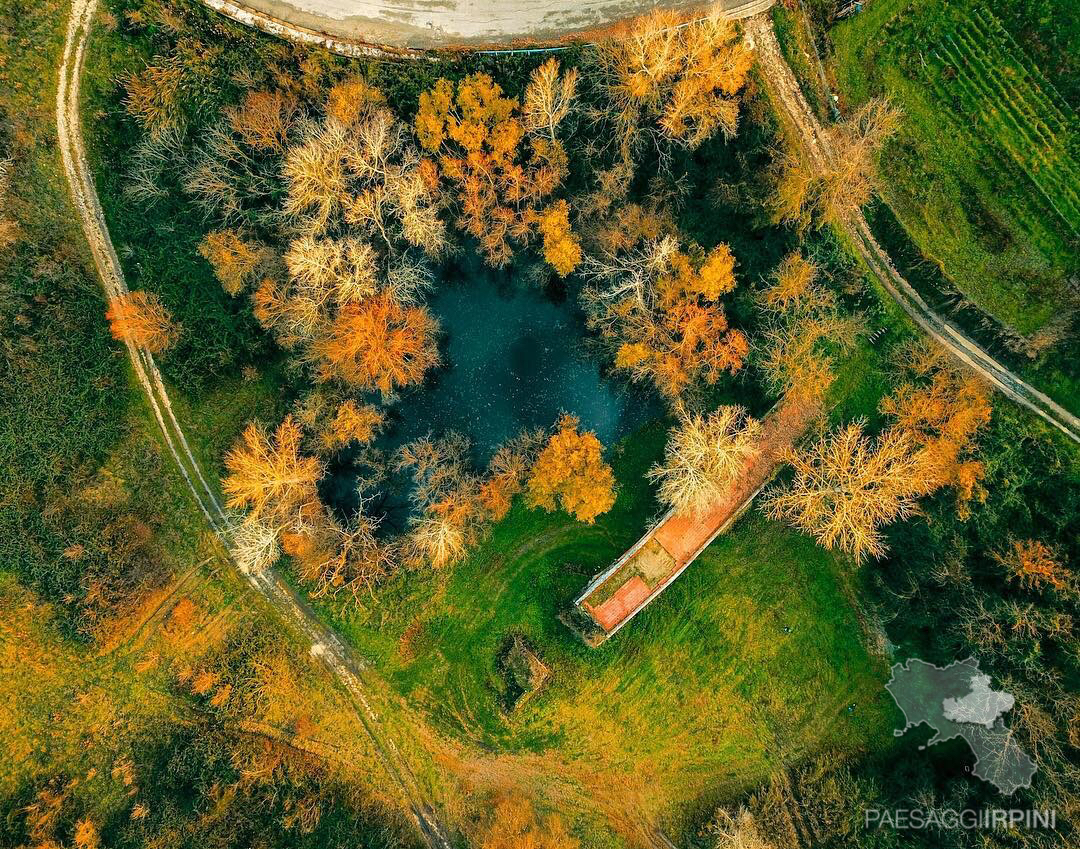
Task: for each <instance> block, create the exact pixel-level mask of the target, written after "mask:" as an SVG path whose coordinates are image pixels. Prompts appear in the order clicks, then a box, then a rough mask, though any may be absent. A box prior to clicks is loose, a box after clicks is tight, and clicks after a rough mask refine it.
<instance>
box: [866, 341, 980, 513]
mask: <svg viewBox="0 0 1080 849" xmlns="http://www.w3.org/2000/svg"><path fill="white" fill-rule="evenodd" d="M897 364H898V365H899V367H900V370H901V374H902V376H903V382H902V383H900V384H899V385H898V386H897V387H896V389H894V390H893V391H892V392H891V393H890V394H889V395H888V396H886V397H885V398H884V399H882V401H881V411H882V412H883V413H885V414H886V415H889V416H891V417H892V418H893V420H894V424H893V428H894V429H896V430H899V431H902V432H903V433H906V434H907V435H908V436H909V437H910V438H911V441H912V442H913V444H915V445H916V446H918V448H919V451H920V457H921V461H922V466H923V474H924V475H925V476H926V481H927V485H928V487H929V488H930V490H931V491H932V490H937V489H940V488H942V487H952V488H953V490H954V491H955V493H956V501H957V511H958V513H959V515H960V517H961V518H967V517H968V516H969V515H970V512H971V508H970V503H971V502H972V501H973V500H977V501H984V500H985V499H986V492H985V490H984V489H983V488H982V486H981V484H980V481H981V480H982V478H983V476H984V474H985V469H984V467H983V464H982V462H981V461H980V460H978V459H977V458H976V457H975V456H974V450H975V438H976V436H977V435H978V432H979V431H980V430H981V429H982V428H983V427H984V426H985V425H986V424H987V423H988V422H989V421H990V415H991V412H992V410H991V406H990V393H989V391H988V390H987V387H986V385H985V384H984V383H983V382H982V380H980V379H979V378H978V377H976V375H975V374H973V373H971V372H965V371H963V370H962V369H961V368H960V367H959V366H958V365H956V364H954V363H953V362H951V361H950V360H949V359H948V357H947V355H946V354H945V352H944V351H943V350H942V349H941V348H940V347H937V346H934V345H932V344H931V343H929V342H925V341H923V342H917V343H914V344H910V345H906V346H904V347H903V348H902V349H901V350H900V353H899V355H898V356H897Z"/></svg>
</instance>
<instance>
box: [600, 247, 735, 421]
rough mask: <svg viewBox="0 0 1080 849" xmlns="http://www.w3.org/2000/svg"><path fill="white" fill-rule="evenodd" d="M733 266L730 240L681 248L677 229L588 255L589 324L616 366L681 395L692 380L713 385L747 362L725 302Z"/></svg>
mask: <svg viewBox="0 0 1080 849" xmlns="http://www.w3.org/2000/svg"><path fill="white" fill-rule="evenodd" d="M734 266H735V259H734V256H733V255H732V253H731V250H730V249H729V248H728V247H727V245H718V246H717V247H715V248H713V249H712V250H711V251H709V252H707V253H706V252H705V251H703V250H701V249H700V248H697V247H691V249H690V251H688V252H684V251H681V250H679V248H678V244H677V242H676V240H675V238H674V237H672V236H665V237H663V238H661V239H659V240H657V241H654V242H648V243H646V244H644V245H643V246H640V247H637V248H635V249H632V250H625V251H618V252H615V253H609V254H606V255H605V256H602V257H593V256H590V257H588V258H587V259H586V261H585V262H584V263H583V265H582V270H583V271H584V273H585V275H586V277H587V278H588V281H589V282H588V285H587V286H586V288H585V290H584V292H583V294H582V303H583V306H584V308H585V313H586V317H587V321H588V324H589V326H590V327H591V328H592V329H594V330H596V331H597V332H598V333H599V335H600V338H601V340H602V341H603V342H604V343H605V344H606V345H607V346H608V347H609V348H610V349H611V350H612V351H613V353H614V360H615V367H616V368H617V369H619V370H622V371H625V372H626V373H627V374H629V375H630V377H631V378H632V379H634V380H648V381H651V382H652V383H653V384H655V385H656V387H657V388H658V389H659V390H660V391H661V392H662V393H663V394H664V395H665V396H666V397H668V398H669V399H672V400H674V399H677V398H679V397H680V396H681V395H682V394H683V393H684V392H685V391H686V390H687V388H688V387H689V386H690V385H691V384H693V383H694V382H695V381H698V380H701V381H704V382H705V383H707V384H714V383H716V382H717V381H718V380H719V379H720V376H721V375H722V374H724V373H725V372H729V373H732V374H734V373H735V372H737V371H739V369H741V368H742V366H743V363H744V361H745V358H746V355H747V353H748V351H749V347H750V346H749V343H748V341H747V339H746V337H745V336H744V335H743V334H742V333H741V332H740V331H738V330H735V329H732V328H730V327H729V326H728V321H727V315H726V314H725V312H724V308H723V306H722V305H721V303H720V299H721V298H722V297H723V295H725V294H727V293H728V292H730V291H731V290H732V289H734V288H735V275H734Z"/></svg>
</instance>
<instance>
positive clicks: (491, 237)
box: [415, 59, 577, 274]
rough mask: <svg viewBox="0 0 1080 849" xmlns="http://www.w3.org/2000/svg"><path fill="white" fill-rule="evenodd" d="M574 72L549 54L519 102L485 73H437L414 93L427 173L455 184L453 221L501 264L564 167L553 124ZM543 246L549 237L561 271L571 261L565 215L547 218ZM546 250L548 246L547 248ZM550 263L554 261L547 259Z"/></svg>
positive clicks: (534, 222)
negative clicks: (430, 84)
mask: <svg viewBox="0 0 1080 849" xmlns="http://www.w3.org/2000/svg"><path fill="white" fill-rule="evenodd" d="M576 85H577V75H576V73H574V72H570V73H568V74H562V75H560V73H559V66H558V63H557V62H555V60H553V59H552V60H549V61H548V62H546V63H545V64H544V65H542V66H541V67H540V68H538V69H537V70H536V71H535V72H534V73H533V77H532V80H531V81H530V83H529V86H528V88H527V90H526V96H525V101H526V106H525V109H524V110H523V109H522V107H521V105H520V103H519V102H518V101H517V99H515V98H512V97H507V96H506V95H504V94H503V91H502V88H501V87H500V86H499V85H498V84H497V83H496V82H495V81H494V80H493V79H492V78H491V77H490V76H488V75H487V74H482V73H481V74H470V75H469V76H467V77H465V78H464V79H463V80H461V81H460V82H458V83H453V82H451V81H450V80H446V79H441V80H439V81H438V82H437V83H436V84H435V87H434V88H433V89H432V90H430V91H427V92H424V93H423V94H421V95H420V108H419V110H418V111H417V114H416V121H415V131H416V137H417V139H418V141H419V142H420V146H421V147H422V148H423V149H424V150H425V151H427V152H428V153H430V154H431V155H432V156H433V157H434V159H433V160H432V165H433V166H434V167H433V168H432V169H431V174H432V178H433V179H434V180H438V179H440V178H443V179H446V180H448V181H449V182H450V183H451V184H452V185H453V186H455V188H456V190H457V207H458V210H459V215H458V224H459V226H460V227H461V229H462V230H464V231H465V232H467V233H469V234H470V235H471V236H473V237H474V238H475V239H476V240H477V241H478V242H479V243H480V248H481V250H482V252H483V254H484V257H485V259H486V260H487V261H488V262H489V263H490V264H491V265H494V266H502V265H505V264H506V263H507V262H509V261H510V258H511V257H512V256H513V251H514V244H515V243H517V244H523V243H525V242H527V241H528V239H529V238H530V237H531V236H532V235H533V234H534V233H535V232H536V231H537V228H538V226H539V225H540V224H541V221H543V220H545V219H544V218H543V204H544V202H545V201H546V199H547V198H549V197H550V196H551V195H552V193H554V192H555V190H556V189H557V188H558V187H559V185H560V184H561V183H562V181H563V178H564V177H565V176H566V173H567V157H566V151H565V149H564V148H563V145H562V143H561V141H560V140H559V138H558V134H557V130H558V128H559V125H560V124H561V123H562V122H563V121H564V120H565V119H566V116H567V115H568V114H569V112H570V109H571V106H572V103H573V99H574V91H575V88H576ZM546 222H547V230H548V232H549V233H550V235H548V233H545V235H544V239H545V248H547V246H548V245H549V243H550V245H551V249H552V251H553V253H552V254H551V255H549V257H548V258H549V261H550V260H551V259H552V258H553V257H554V259H555V260H556V261H557V262H558V263H559V265H558V266H556V268H557V270H558V271H559V273H560V274H566V273H569V271H570V270H572V267H573V265H576V261H575V262H571V260H572V258H573V247H572V246H573V245H574V244H575V242H574V240H573V237H572V235H571V234H570V230H569V221H568V218H567V217H566V216H565V215H562V214H561V213H558V212H557V213H555V215H554V216H549V217H548V218H547V219H546ZM545 253H546V254H547V251H546V250H545ZM553 264H554V263H553Z"/></svg>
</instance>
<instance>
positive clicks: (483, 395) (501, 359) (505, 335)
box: [325, 258, 660, 512]
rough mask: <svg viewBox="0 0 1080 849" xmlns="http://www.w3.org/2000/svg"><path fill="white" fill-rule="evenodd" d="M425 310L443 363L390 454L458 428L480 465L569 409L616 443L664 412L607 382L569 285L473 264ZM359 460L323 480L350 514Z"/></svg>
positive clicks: (392, 432)
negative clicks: (436, 326) (436, 328)
mask: <svg viewBox="0 0 1080 849" xmlns="http://www.w3.org/2000/svg"><path fill="white" fill-rule="evenodd" d="M427 303H428V307H429V309H430V310H431V311H432V313H433V314H434V315H435V316H436V318H438V320H439V323H440V326H441V332H442V338H441V341H440V352H441V355H442V365H441V366H440V367H439V368H438V369H436V370H435V371H434V372H433V373H432V374H431V375H430V376H429V379H428V381H427V382H426V384H425V386H424V387H423V388H420V389H417V390H413V391H411V392H409V393H406V394H405V395H404V396H403V397H402V398H401V399H400V400H399V401H398V402H397V403H396V404H394V405H393V406H392V407H391V408H390V409H389V411H388V428H387V431H386V432H385V434H384V435H383V436H382V437H381V438H380V440H379V443H378V447H380V448H382V449H384V450H387V451H392V450H393V449H395V448H397V447H398V446H400V445H402V444H404V443H405V442H408V441H410V440H412V439H417V438H419V437H422V436H425V435H427V434H429V433H430V434H432V435H435V436H438V435H440V434H443V433H446V432H448V431H457V432H459V433H462V434H464V435H466V436H468V437H469V439H470V440H471V443H472V450H473V460H474V462H475V463H476V464H477V467H478V468H482V467H483V466H484V465H486V463H487V461H488V460H489V459H490V458H491V455H492V454H493V453H494V452H495V450H496V448H498V446H499V445H500V444H501V443H503V442H505V441H506V440H507V439H510V438H511V437H513V436H514V435H516V434H517V433H519V432H521V431H522V430H523V429H526V428H535V427H550V426H551V425H552V424H554V422H555V421H556V420H557V419H558V417H559V415H560V414H562V413H564V412H566V413H573V414H575V415H577V416H578V417H579V418H580V419H581V423H582V427H583V428H584V429H586V430H592V431H595V433H596V435H597V437H599V439H600V440H601V442H603V443H604V445H605V446H610V445H612V444H613V443H615V442H616V441H618V440H619V439H621V438H622V437H623V436H626V435H627V434H629V433H630V432H631V431H633V430H634V429H635V428H637V427H639V426H640V425H642V424H644V423H645V422H647V421H648V420H649V419H651V418H653V417H655V416H656V415H657V413H658V411H659V409H660V408H659V404H658V402H657V401H656V399H655V397H654V396H653V395H652V394H651V393H649V392H647V391H645V390H642V389H639V388H637V387H632V386H629V385H628V384H627V383H626V382H625V381H622V380H618V379H614V378H605V377H604V376H602V375H601V373H600V368H599V363H598V361H597V359H596V358H595V356H592V355H590V354H589V353H588V352H587V351H586V346H585V343H586V338H587V334H588V331H587V329H586V327H585V322H584V318H583V316H582V314H581V311H580V309H579V308H578V305H577V298H576V294H575V293H573V292H569V293H568V292H567V291H566V290H565V288H563V287H562V286H561V285H557V284H556V285H553V286H549V287H548V288H546V289H542V288H539V287H537V286H535V285H531V284H529V283H528V282H526V281H524V280H519V279H515V277H514V276H513V275H512V274H509V273H506V272H499V271H494V270H492V269H489V268H486V267H484V266H483V265H481V264H480V262H479V261H475V262H474V261H473V260H472V259H471V258H470V259H468V260H465V261H464V262H463V264H462V265H456V266H448V267H446V268H445V269H444V270H443V273H442V274H441V276H440V281H439V284H438V288H437V289H436V291H435V292H433V293H432V295H431V296H430V297H429V298H428V301H427ZM351 462H352V460H351V458H342V462H341V463H339V464H335V465H336V467H335V468H332V470H331V474H332V480H331V481H327V482H325V483H326V484H327V485H328V489H330V490H331V492H329V493H327V494H328V495H329V497H330V500H331V502H332V503H334V504H335V506H337V507H338V509H344V510H346V511H347V512H348V511H351V510H353V509H355V502H354V498H355V496H354V494H353V492H352V491H351V490H355V479H356V470H355V469H354V468H352V466H351V465H350V464H351ZM393 485H394V483H393V482H391V486H393ZM396 485H397V486H399V487H400V486H401V485H402V482H400V481H399V482H397V483H396ZM388 506H389V505H384V507H388Z"/></svg>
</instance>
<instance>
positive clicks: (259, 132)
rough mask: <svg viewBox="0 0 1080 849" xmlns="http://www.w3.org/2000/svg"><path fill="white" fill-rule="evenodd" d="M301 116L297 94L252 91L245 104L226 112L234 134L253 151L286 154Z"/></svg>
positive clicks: (245, 98) (247, 95)
mask: <svg viewBox="0 0 1080 849" xmlns="http://www.w3.org/2000/svg"><path fill="white" fill-rule="evenodd" d="M299 114H300V104H299V102H298V100H297V98H296V97H295V95H293V94H291V93H289V92H284V91H249V92H248V93H247V94H246V95H245V96H244V100H243V102H242V103H241V104H240V105H239V106H237V107H235V108H232V109H228V110H226V112H225V117H226V120H228V122H229V124H230V125H231V126H232V129H233V131H234V132H235V133H236V134H237V135H238V136H239V137H240V138H241V139H242V140H243V141H244V143H245V144H247V145H248V146H249V147H251V148H253V149H254V150H257V151H260V152H263V153H276V154H281V153H283V152H284V150H285V148H286V146H287V144H288V142H289V136H290V133H291V131H292V129H293V128H294V127H295V125H296V122H297V119H298V118H299Z"/></svg>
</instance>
